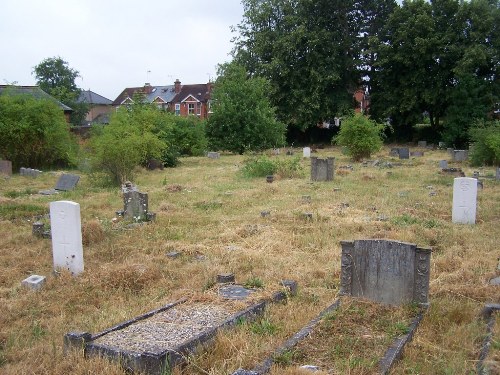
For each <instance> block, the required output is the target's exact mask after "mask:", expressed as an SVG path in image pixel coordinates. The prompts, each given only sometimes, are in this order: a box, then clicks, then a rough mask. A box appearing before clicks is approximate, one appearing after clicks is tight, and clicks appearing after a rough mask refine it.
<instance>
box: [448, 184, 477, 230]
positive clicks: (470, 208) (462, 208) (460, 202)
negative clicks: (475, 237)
mask: <svg viewBox="0 0 500 375" xmlns="http://www.w3.org/2000/svg"><path fill="white" fill-rule="evenodd" d="M476 200H477V180H476V179H475V178H470V177H459V178H455V180H454V182H453V209H452V218H451V220H452V222H453V223H458V224H475V223H476Z"/></svg>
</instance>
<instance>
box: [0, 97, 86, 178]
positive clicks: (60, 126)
mask: <svg viewBox="0 0 500 375" xmlns="http://www.w3.org/2000/svg"><path fill="white" fill-rule="evenodd" d="M0 135H1V140H2V141H1V142H0V156H1V157H4V158H6V159H9V160H11V161H12V165H13V168H14V169H17V168H19V167H23V166H24V167H30V168H41V167H52V166H73V165H75V163H76V155H77V153H78V144H77V143H76V141H75V139H74V138H73V137H72V135H71V134H70V131H69V126H68V124H67V123H66V120H65V118H64V114H63V111H62V110H61V108H59V106H58V105H57V104H55V103H54V102H52V101H49V100H44V99H37V98H35V97H33V96H31V95H28V94H11V93H9V92H7V93H5V94H3V95H1V96H0Z"/></svg>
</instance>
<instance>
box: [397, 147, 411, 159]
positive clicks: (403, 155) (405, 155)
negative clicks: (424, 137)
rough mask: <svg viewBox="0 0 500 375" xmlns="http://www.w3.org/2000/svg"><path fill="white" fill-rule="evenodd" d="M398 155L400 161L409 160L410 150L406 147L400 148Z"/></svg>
mask: <svg viewBox="0 0 500 375" xmlns="http://www.w3.org/2000/svg"><path fill="white" fill-rule="evenodd" d="M398 154H399V158H400V159H409V158H410V149H409V148H408V147H400V148H399V149H398Z"/></svg>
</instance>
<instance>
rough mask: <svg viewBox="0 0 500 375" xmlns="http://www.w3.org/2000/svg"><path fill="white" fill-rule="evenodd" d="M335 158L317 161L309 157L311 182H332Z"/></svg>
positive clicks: (315, 158)
mask: <svg viewBox="0 0 500 375" xmlns="http://www.w3.org/2000/svg"><path fill="white" fill-rule="evenodd" d="M334 162H335V158H332V157H330V158H327V159H318V158H317V157H315V156H313V157H311V180H312V181H332V180H333V175H334Z"/></svg>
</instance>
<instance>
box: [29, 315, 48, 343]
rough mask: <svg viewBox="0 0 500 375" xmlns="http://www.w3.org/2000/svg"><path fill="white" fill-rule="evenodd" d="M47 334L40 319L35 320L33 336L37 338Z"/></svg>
mask: <svg viewBox="0 0 500 375" xmlns="http://www.w3.org/2000/svg"><path fill="white" fill-rule="evenodd" d="M45 335H46V332H45V330H44V329H43V327H42V326H41V324H40V321H38V320H35V321H34V322H33V323H32V325H31V336H32V337H33V338H34V339H35V340H38V339H41V338H42V337H43V336H45Z"/></svg>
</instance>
